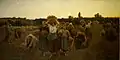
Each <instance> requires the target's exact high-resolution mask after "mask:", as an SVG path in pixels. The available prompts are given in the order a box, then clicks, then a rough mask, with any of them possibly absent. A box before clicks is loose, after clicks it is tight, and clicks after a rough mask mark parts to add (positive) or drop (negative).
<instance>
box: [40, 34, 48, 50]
mask: <svg viewBox="0 0 120 60" xmlns="http://www.w3.org/2000/svg"><path fill="white" fill-rule="evenodd" d="M39 42H40V43H39V44H40V50H42V51H43V52H46V51H48V41H47V37H46V36H42V37H41V38H40V41H39Z"/></svg>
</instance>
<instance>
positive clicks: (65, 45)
mask: <svg viewBox="0 0 120 60" xmlns="http://www.w3.org/2000/svg"><path fill="white" fill-rule="evenodd" d="M68 46H69V45H68V39H67V38H62V39H61V48H62V49H63V50H64V51H67V50H68Z"/></svg>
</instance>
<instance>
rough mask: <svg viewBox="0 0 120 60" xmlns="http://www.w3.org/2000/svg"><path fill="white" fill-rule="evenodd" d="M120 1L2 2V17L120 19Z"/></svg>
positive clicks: (45, 0)
mask: <svg viewBox="0 0 120 60" xmlns="http://www.w3.org/2000/svg"><path fill="white" fill-rule="evenodd" d="M119 6H120V0H0V17H26V18H29V19H34V18H41V17H43V18H46V17H47V16H48V15H55V16H56V17H58V18H61V17H63V18H67V17H68V16H69V15H71V16H73V17H77V16H78V12H81V16H83V17H94V14H96V13H100V14H101V15H102V16H104V17H120V7H119Z"/></svg>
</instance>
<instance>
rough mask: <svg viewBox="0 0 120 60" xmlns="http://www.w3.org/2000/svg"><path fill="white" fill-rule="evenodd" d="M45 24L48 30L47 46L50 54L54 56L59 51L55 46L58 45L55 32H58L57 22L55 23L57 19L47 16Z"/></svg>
mask: <svg viewBox="0 0 120 60" xmlns="http://www.w3.org/2000/svg"><path fill="white" fill-rule="evenodd" d="M46 24H47V26H48V28H49V34H48V37H47V39H48V44H49V51H50V52H51V53H52V55H53V54H55V55H56V54H57V53H58V51H59V48H58V46H57V44H58V40H57V30H58V26H59V22H58V21H57V17H55V16H53V15H51V16H48V17H47V22H46ZM52 55H51V56H52ZM51 56H50V57H51Z"/></svg>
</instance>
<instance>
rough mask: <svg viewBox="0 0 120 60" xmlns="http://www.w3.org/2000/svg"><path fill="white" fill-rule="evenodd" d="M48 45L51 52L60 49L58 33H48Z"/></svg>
mask: <svg viewBox="0 0 120 60" xmlns="http://www.w3.org/2000/svg"><path fill="white" fill-rule="evenodd" d="M48 46H49V51H50V52H51V53H54V52H57V51H59V50H60V40H59V39H57V35H56V34H49V35H48Z"/></svg>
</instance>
